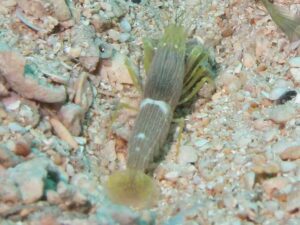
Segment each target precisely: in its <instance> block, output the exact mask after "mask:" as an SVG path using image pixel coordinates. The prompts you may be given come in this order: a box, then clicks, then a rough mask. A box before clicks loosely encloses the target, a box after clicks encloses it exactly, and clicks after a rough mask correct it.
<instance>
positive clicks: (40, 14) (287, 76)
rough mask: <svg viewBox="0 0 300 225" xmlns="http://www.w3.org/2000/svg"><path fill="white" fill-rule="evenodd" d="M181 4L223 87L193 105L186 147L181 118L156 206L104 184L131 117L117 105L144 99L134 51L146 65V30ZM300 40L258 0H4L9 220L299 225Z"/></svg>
mask: <svg viewBox="0 0 300 225" xmlns="http://www.w3.org/2000/svg"><path fill="white" fill-rule="evenodd" d="M275 3H276V4H278V5H280V6H281V7H283V8H286V9H287V10H289V11H290V12H291V13H292V14H297V12H299V9H300V1H295V0H294V1H292V0H285V1H283V0H280V1H279V0H277V1H275ZM182 10H185V13H183V14H182V17H184V23H185V26H186V27H188V28H189V29H188V32H189V38H197V39H198V40H199V41H200V42H202V43H203V44H204V45H205V46H206V47H207V48H208V49H209V50H210V51H211V52H212V54H213V55H214V58H215V60H216V63H217V65H218V71H217V78H216V80H215V84H216V91H215V92H214V93H213V94H212V95H211V96H205V97H209V100H207V99H205V100H204V99H203V94H202V95H200V96H199V100H197V101H196V102H195V104H194V105H193V108H192V110H191V113H189V114H187V115H186V116H185V126H184V129H183V133H182V139H181V142H180V143H179V148H177V146H178V138H176V136H177V134H178V132H176V131H178V126H177V125H176V124H175V125H174V128H173V130H174V132H173V136H174V137H173V138H172V137H171V138H170V140H169V141H168V143H167V147H165V148H167V149H168V151H167V153H166V154H165V157H164V159H163V160H162V161H161V162H160V163H159V164H158V165H157V168H156V169H155V171H154V174H153V177H154V180H155V181H156V182H157V184H158V186H159V188H160V192H161V194H160V198H159V200H158V201H157V202H156V204H155V205H154V206H153V207H152V208H150V209H144V210H134V209H132V208H130V207H126V206H121V205H116V204H113V203H112V202H111V201H110V200H109V199H108V197H107V195H106V192H105V189H104V184H105V181H106V180H107V178H108V176H109V175H110V174H111V173H112V172H114V171H117V170H120V169H123V168H125V166H126V155H127V140H128V138H129V134H130V131H131V129H132V126H133V123H134V119H135V117H136V111H135V110H130V109H126V108H124V109H121V110H117V111H116V108H118V107H117V106H118V103H120V102H123V103H128V104H130V105H131V106H135V107H137V106H138V103H139V100H140V99H141V94H140V93H139V92H138V90H137V89H136V87H135V86H134V85H133V83H132V80H131V78H130V75H129V73H128V71H127V68H126V66H125V60H126V57H129V58H130V60H131V61H132V64H133V65H136V67H137V69H139V70H140V71H141V72H140V74H141V77H144V76H145V75H144V72H143V65H142V64H143V60H142V59H143V46H142V38H143V37H152V38H159V37H161V35H162V33H163V28H164V27H165V26H167V25H168V24H170V23H172V22H174V21H175V18H176V17H178V15H180V12H181V11H182ZM299 49H300V48H299V42H293V43H291V42H289V40H288V39H287V38H286V36H285V35H284V33H282V32H281V31H280V30H279V29H278V27H277V26H276V24H275V23H274V22H273V21H272V20H271V18H270V16H269V14H268V12H267V11H266V10H265V8H264V7H263V5H262V4H261V2H259V1H258V2H256V1H254V0H249V1H242V0H225V1H217V0H186V1H179V0H178V1H176V0H174V1H171V0H166V1H159V0H154V1H141V2H140V1H132V2H130V1H123V0H110V1H108V0H106V1H96V0H74V1H71V0H68V1H64V0H18V1H17V0H0V223H1V225H2V224H3V225H12V224H16V225H25V224H26V225H27V224H28V225H77V224H78V225H79V224H80V225H84V224H89V225H93V224H95V225H105V224H121V225H125V224H128V225H131V224H139V225H142V224H164V225H175V224H176V225H177V224H178V225H185V224H187V225H194V224H202V225H209V224H220V225H221V224H222V225H242V224H243V225H244V224H249V225H250V224H262V225H276V224H278V225H281V224H285V225H297V224H300V138H299V137H300V113H299V112H300V56H299V55H300V52H299ZM200 92H201V91H200ZM202 93H205V91H202ZM204 95H205V94H204ZM116 112H117V113H116ZM112 121H113V123H112Z"/></svg>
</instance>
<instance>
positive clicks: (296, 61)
mask: <svg viewBox="0 0 300 225" xmlns="http://www.w3.org/2000/svg"><path fill="white" fill-rule="evenodd" d="M289 64H290V66H291V67H297V68H299V67H300V57H294V58H291V59H289Z"/></svg>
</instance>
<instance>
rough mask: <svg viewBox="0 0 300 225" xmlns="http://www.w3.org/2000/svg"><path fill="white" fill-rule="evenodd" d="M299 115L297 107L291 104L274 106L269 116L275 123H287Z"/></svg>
mask: <svg viewBox="0 0 300 225" xmlns="http://www.w3.org/2000/svg"><path fill="white" fill-rule="evenodd" d="M296 115H297V111H296V109H295V108H294V107H293V106H292V105H290V104H284V105H277V106H274V107H273V108H272V109H271V111H270V113H269V118H270V119H271V120H273V121H274V122H275V123H286V122H287V121H289V120H290V119H292V118H294V117H295V116H296Z"/></svg>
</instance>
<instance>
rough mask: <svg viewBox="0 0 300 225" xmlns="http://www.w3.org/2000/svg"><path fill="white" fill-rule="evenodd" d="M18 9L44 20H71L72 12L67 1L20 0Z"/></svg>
mask: <svg viewBox="0 0 300 225" xmlns="http://www.w3.org/2000/svg"><path fill="white" fill-rule="evenodd" d="M18 7H19V8H21V9H22V11H23V12H24V13H25V14H26V15H29V16H34V17H35V18H38V19H42V18H43V17H45V16H53V17H54V18H56V19H57V20H58V21H60V22H62V21H66V20H69V19H71V12H70V10H69V8H68V5H67V4H66V1H65V0H18Z"/></svg>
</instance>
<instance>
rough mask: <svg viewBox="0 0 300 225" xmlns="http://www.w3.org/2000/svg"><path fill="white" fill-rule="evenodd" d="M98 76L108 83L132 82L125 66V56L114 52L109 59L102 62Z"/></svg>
mask: <svg viewBox="0 0 300 225" xmlns="http://www.w3.org/2000/svg"><path fill="white" fill-rule="evenodd" d="M134 69H136V68H134ZM100 76H101V77H102V79H104V80H106V81H109V82H110V83H119V84H130V85H132V84H133V81H132V79H131V76H130V74H129V71H128V67H127V66H126V56H125V55H123V54H121V53H115V54H114V55H113V57H112V58H111V59H108V60H107V61H106V62H105V63H103V64H102V66H101V70H100Z"/></svg>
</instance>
